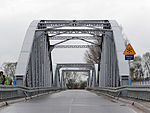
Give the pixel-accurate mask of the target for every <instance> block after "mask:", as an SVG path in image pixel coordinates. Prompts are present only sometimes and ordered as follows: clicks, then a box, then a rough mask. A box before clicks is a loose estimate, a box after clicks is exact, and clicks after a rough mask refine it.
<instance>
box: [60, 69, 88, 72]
mask: <svg viewBox="0 0 150 113" xmlns="http://www.w3.org/2000/svg"><path fill="white" fill-rule="evenodd" d="M62 72H90V70H83V69H82V70H62Z"/></svg>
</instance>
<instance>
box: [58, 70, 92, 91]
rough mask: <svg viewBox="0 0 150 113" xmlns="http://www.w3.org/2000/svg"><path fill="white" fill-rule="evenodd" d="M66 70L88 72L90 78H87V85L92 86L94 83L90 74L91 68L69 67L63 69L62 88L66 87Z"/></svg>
mask: <svg viewBox="0 0 150 113" xmlns="http://www.w3.org/2000/svg"><path fill="white" fill-rule="evenodd" d="M66 72H86V73H87V76H88V79H87V87H91V85H92V81H91V80H92V77H91V75H90V72H91V71H90V70H89V69H82V70H81V69H78V70H75V69H73V70H68V69H65V70H62V75H61V82H60V84H61V88H66V78H65V74H66Z"/></svg>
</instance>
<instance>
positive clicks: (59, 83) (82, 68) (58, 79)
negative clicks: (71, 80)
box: [54, 63, 96, 87]
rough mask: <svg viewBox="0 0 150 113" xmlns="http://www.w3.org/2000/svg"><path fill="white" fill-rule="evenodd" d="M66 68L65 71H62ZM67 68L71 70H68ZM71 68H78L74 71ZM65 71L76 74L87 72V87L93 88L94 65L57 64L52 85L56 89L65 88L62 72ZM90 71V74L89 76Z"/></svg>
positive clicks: (94, 82)
mask: <svg viewBox="0 0 150 113" xmlns="http://www.w3.org/2000/svg"><path fill="white" fill-rule="evenodd" d="M63 68H67V69H63ZM68 68H71V70H70V69H68ZM73 68H78V70H75V69H73ZM61 69H63V70H62V75H60V71H61ZM67 71H76V72H88V73H89V81H88V87H95V86H96V71H95V66H94V64H85V63H69V64H57V66H56V70H55V79H54V81H55V82H54V85H55V86H56V87H64V86H65V79H64V72H67ZM90 71H91V72H92V74H91V76H90Z"/></svg>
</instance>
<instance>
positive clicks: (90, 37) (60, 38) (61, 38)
mask: <svg viewBox="0 0 150 113" xmlns="http://www.w3.org/2000/svg"><path fill="white" fill-rule="evenodd" d="M49 39H50V40H65V39H72V40H78V39H87V40H100V39H101V37H100V36H99V37H97V36H54V37H51V36H49Z"/></svg>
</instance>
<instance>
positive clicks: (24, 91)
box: [0, 85, 63, 99]
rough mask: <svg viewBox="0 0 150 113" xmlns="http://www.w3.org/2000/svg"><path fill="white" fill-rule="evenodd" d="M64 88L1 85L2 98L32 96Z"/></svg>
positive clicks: (0, 94) (0, 95) (0, 93)
mask: <svg viewBox="0 0 150 113" xmlns="http://www.w3.org/2000/svg"><path fill="white" fill-rule="evenodd" d="M58 90H63V89H62V88H53V87H45V88H27V87H21V86H3V85H0V99H10V98H19V97H30V96H34V95H37V94H41V93H47V92H53V91H58Z"/></svg>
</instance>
